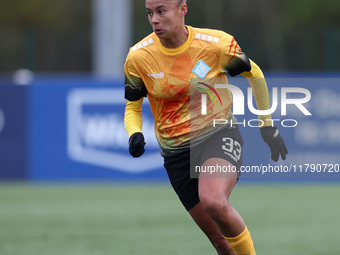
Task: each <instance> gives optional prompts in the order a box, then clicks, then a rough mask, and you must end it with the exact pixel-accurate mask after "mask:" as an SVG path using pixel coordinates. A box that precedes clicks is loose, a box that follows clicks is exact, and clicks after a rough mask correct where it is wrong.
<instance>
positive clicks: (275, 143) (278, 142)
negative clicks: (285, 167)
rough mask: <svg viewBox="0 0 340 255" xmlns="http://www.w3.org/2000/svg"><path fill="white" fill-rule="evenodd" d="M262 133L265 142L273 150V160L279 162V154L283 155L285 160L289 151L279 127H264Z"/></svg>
mask: <svg viewBox="0 0 340 255" xmlns="http://www.w3.org/2000/svg"><path fill="white" fill-rule="evenodd" d="M260 132H261V135H262V138H263V140H264V141H265V142H266V143H267V144H268V146H269V148H270V150H271V153H272V160H273V161H275V162H277V161H278V160H279V157H280V155H279V154H281V158H282V159H283V160H285V159H286V154H288V150H287V148H286V145H285V142H284V141H283V139H282V137H281V135H280V133H279V130H278V129H277V127H275V126H274V127H262V128H260Z"/></svg>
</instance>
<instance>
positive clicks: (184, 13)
mask: <svg viewBox="0 0 340 255" xmlns="http://www.w3.org/2000/svg"><path fill="white" fill-rule="evenodd" d="M187 13H188V6H187V5H186V4H182V6H181V16H182V17H184V16H185V15H186V14H187Z"/></svg>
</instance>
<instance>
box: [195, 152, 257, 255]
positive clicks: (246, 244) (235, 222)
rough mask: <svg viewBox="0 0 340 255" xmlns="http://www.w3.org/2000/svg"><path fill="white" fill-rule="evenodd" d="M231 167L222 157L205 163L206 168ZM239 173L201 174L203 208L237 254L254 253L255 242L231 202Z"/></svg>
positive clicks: (200, 185)
mask: <svg viewBox="0 0 340 255" xmlns="http://www.w3.org/2000/svg"><path fill="white" fill-rule="evenodd" d="M216 165H219V166H226V167H228V166H230V168H229V169H231V166H232V164H231V163H230V162H229V161H227V160H225V159H221V158H210V159H208V160H206V161H205V162H204V164H203V167H206V166H216ZM237 177H238V175H237V172H232V171H231V172H228V173H223V177H222V176H221V173H215V175H214V174H211V173H203V174H202V173H201V174H200V178H199V199H200V201H201V204H202V207H203V209H204V210H205V211H206V212H207V213H208V215H209V216H210V217H211V218H212V219H213V220H214V221H215V222H216V224H217V225H218V227H219V229H220V231H221V232H222V234H223V235H224V236H225V238H226V240H227V241H228V242H229V244H230V245H231V246H232V247H233V249H234V251H235V252H236V254H251V255H253V254H255V250H254V246H253V241H252V239H251V237H250V234H249V231H248V229H247V228H246V225H245V223H244V221H243V219H242V217H241V216H240V215H239V213H238V212H237V211H236V210H235V209H234V207H233V206H232V205H231V204H230V202H229V196H230V194H231V191H232V189H233V188H234V186H235V184H236V182H237Z"/></svg>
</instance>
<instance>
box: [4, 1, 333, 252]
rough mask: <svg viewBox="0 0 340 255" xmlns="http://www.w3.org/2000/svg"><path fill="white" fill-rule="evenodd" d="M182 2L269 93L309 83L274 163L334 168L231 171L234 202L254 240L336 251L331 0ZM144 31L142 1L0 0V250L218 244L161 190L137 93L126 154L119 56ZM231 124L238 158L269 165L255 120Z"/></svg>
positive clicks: (191, 21) (267, 245)
mask: <svg viewBox="0 0 340 255" xmlns="http://www.w3.org/2000/svg"><path fill="white" fill-rule="evenodd" d="M188 6H189V13H188V14H187V17H186V23H187V24H188V25H191V26H195V27H202V28H215V29H221V30H224V31H226V32H228V33H230V34H232V35H233V36H234V37H235V38H236V40H237V41H238V43H239V44H240V45H241V47H242V50H243V51H244V52H245V53H246V54H247V56H248V57H250V58H251V59H253V60H254V61H255V62H256V63H257V64H258V65H259V66H260V67H261V68H262V70H263V71H264V73H265V75H266V76H267V77H268V86H269V90H270V92H271V89H272V88H273V87H282V86H285V87H300V88H305V89H308V90H309V91H310V92H311V94H312V99H311V101H310V102H309V103H308V104H306V107H307V108H308V109H309V110H310V111H311V112H312V115H313V116H311V117H306V116H304V115H302V114H301V112H299V111H296V109H295V111H294V109H293V110H292V111H291V115H289V116H285V117H284V118H286V119H292V118H294V119H296V120H298V122H299V125H298V126H297V127H296V128H293V129H289V128H288V129H287V128H282V127H281V129H280V131H281V133H282V135H283V137H284V138H285V141H286V144H287V147H288V150H289V155H288V158H287V161H285V162H283V161H279V162H278V163H277V165H280V164H284V165H288V166H289V165H290V164H295V165H296V166H301V165H303V166H304V164H314V166H315V165H318V164H319V165H320V164H326V165H327V169H330V168H332V169H333V171H332V172H327V173H321V174H314V173H309V174H305V173H302V174H300V175H283V176H280V178H277V176H276V178H275V177H274V178H272V177H273V176H269V177H270V178H264V179H263V178H262V177H263V176H256V178H243V179H242V180H240V182H239V185H238V187H237V188H236V190H235V191H234V195H233V197H232V200H233V201H232V202H233V204H234V205H235V207H236V209H238V210H239V212H240V213H241V215H242V216H243V217H244V218H245V220H246V222H248V223H247V224H248V227H249V228H250V229H251V230H252V233H253V236H254V240H255V244H256V245H257V246H256V247H257V251H258V253H259V254H268V255H269V254H273V253H275V254H287V255H288V254H289V255H290V254H309V255H310V254H312V255H314V254H315V255H316V254H338V253H339V249H338V245H337V242H338V241H337V239H338V236H339V235H338V229H339V227H340V226H339V221H338V218H337V217H338V216H337V215H338V213H339V212H340V207H339V205H338V203H336V202H335V201H337V200H338V195H339V191H340V188H339V182H338V180H339V177H340V173H339V164H340V160H339V158H340V138H339V137H340V131H339V130H340V103H339V102H340V87H339V86H338V85H339V81H340V80H339V78H340V16H339V13H340V1H332V0H298V1H296V0H284V1H280V0H258V1H254V0H238V1H230V0H228V1H226V0H213V1H208V0H197V1H195V0H189V1H188ZM151 32H152V29H151V27H150V25H149V23H148V20H147V15H146V11H145V2H144V1H143V0H68V1H66V0H58V1H57V0H11V1H6V0H3V1H0V253H1V254H6V255H9V254H13V255H14V254H22V253H23V251H25V254H83V255H84V254H117V255H124V254H132V253H138V254H141V255H143V254H165V255H167V254H169V255H170V254H179V255H180V254H202V255H203V254H215V253H214V250H213V249H212V248H211V247H210V245H209V243H208V240H207V239H206V238H205V237H204V236H203V234H202V233H201V232H200V231H199V230H198V228H197V227H196V226H195V225H194V223H193V222H192V221H191V219H190V218H189V216H188V215H187V214H185V212H184V209H183V208H182V206H181V205H180V203H179V201H178V199H177V197H176V195H175V194H174V193H173V192H172V190H171V187H170V185H169V183H168V180H167V176H166V173H165V170H164V169H163V165H162V158H161V156H160V154H159V149H158V145H157V141H156V140H155V137H154V131H153V118H152V114H151V112H150V109H149V107H148V103H147V102H145V106H144V108H143V132H144V135H145V137H146V143H147V144H146V153H145V154H144V155H143V157H141V158H139V159H132V158H131V156H130V155H129V154H128V145H127V141H128V137H127V134H126V131H125V129H124V123H123V118H124V107H125V101H124V87H123V85H124V76H123V65H124V62H125V58H126V55H127V53H128V50H129V48H130V47H131V46H133V45H134V44H135V43H137V42H138V41H140V40H141V39H143V38H144V37H145V36H146V35H148V34H149V33H151ZM231 83H232V84H237V85H239V86H240V87H241V88H242V91H243V92H244V94H245V95H246V93H247V92H246V91H247V86H248V84H247V81H246V80H245V79H238V78H236V79H231ZM145 101H147V100H145ZM274 116H276V117H277V118H281V119H282V118H283V116H282V115H280V111H278V113H276V115H274ZM245 117H246V118H247V119H251V118H254V116H253V115H250V113H249V112H248V113H246V116H245ZM240 118H241V117H240ZM279 125H280V124H279ZM279 128H280V127H279ZM241 132H242V134H243V136H244V140H245V141H246V146H245V148H244V165H260V164H269V163H271V164H272V161H271V160H270V155H269V149H268V147H267V145H266V144H264V143H263V142H262V140H261V137H260V135H259V132H258V130H257V129H254V128H248V127H245V128H242V129H241ZM304 169H305V166H304ZM245 177H247V175H245ZM281 177H282V178H281ZM301 237H304V238H303V239H302V238H301ZM150 240H151V241H150Z"/></svg>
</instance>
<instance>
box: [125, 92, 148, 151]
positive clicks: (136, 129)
mask: <svg viewBox="0 0 340 255" xmlns="http://www.w3.org/2000/svg"><path fill="white" fill-rule="evenodd" d="M142 104H143V98H141V99H139V100H137V101H129V100H126V106H125V115H124V125H125V129H126V131H127V133H128V135H129V152H130V154H131V155H132V156H133V157H140V156H141V155H142V154H143V153H144V151H145V149H144V146H145V141H144V136H143V133H142V123H143V121H142Z"/></svg>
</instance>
